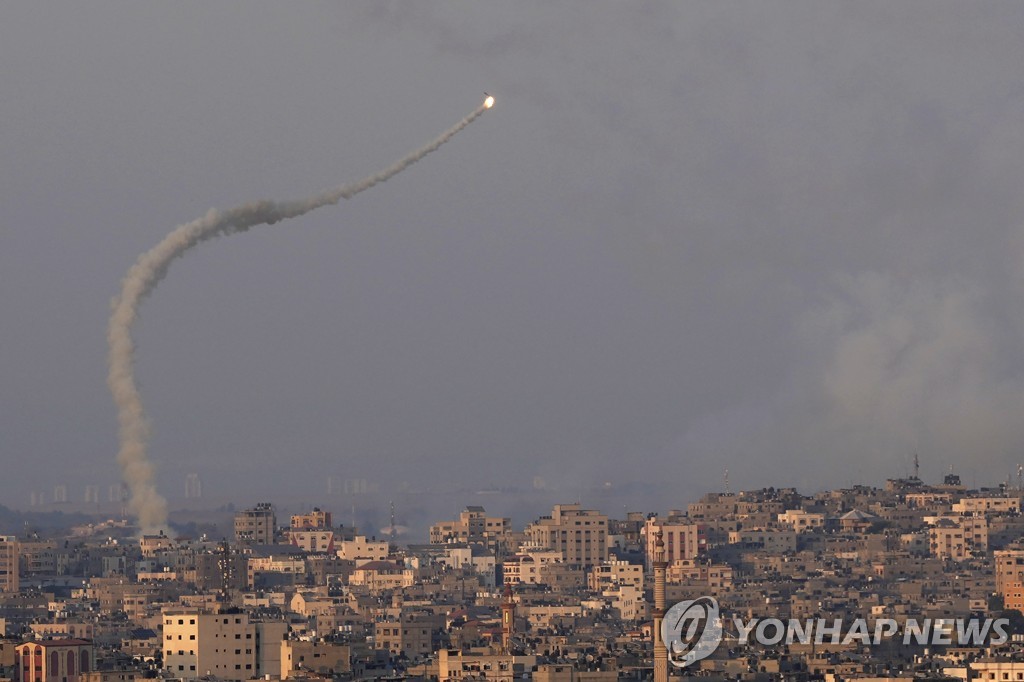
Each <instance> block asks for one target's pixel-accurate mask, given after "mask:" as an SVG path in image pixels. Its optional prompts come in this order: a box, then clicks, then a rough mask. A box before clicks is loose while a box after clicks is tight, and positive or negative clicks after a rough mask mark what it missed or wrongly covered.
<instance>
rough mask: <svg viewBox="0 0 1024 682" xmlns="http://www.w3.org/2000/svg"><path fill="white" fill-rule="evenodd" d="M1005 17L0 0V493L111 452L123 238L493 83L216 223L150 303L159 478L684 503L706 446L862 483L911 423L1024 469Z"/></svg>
mask: <svg viewBox="0 0 1024 682" xmlns="http://www.w3.org/2000/svg"><path fill="white" fill-rule="evenodd" d="M1022 27H1024V7H1022V6H1020V5H1018V4H1010V3H1004V4H980V5H979V4H970V5H968V4H966V3H955V2H927V3H925V2H923V1H921V2H916V1H912V2H903V3H898V4H894V3H888V2H859V3H829V2H780V1H768V2H761V3H757V4H740V3H728V2H726V3H723V2H686V3H678V4H671V5H669V4H665V5H653V6H652V5H646V6H634V5H630V4H624V3H601V2H598V3H586V4H582V3H569V4H562V5H557V6H552V5H549V4H547V3H500V2H478V3H473V4H471V5H455V4H447V3H431V4H428V5H423V4H415V5H413V4H409V5H400V4H379V3H375V4H366V5H351V4H344V5H341V6H337V7H323V6H301V5H300V6H293V5H290V4H289V5H287V6H286V5H283V4H265V5H260V6H258V8H257V7H256V6H254V5H252V4H251V3H233V2H228V3H218V4H216V5H213V6H206V5H201V6H200V5H197V6H191V7H183V6H181V5H178V4H175V5H172V4H169V3H166V4H146V5H134V4H132V5H128V4H120V3H99V4H96V3H91V4H90V5H89V6H88V7H84V6H81V5H79V4H73V3H58V4H57V5H53V4H47V5H46V6H40V5H38V4H36V3H19V4H16V5H12V6H8V7H7V8H6V11H5V17H4V21H3V22H0V60H2V62H3V63H4V64H5V67H4V69H2V70H0V92H3V93H4V104H3V115H2V116H0V145H2V147H0V149H2V155H3V159H4V163H3V164H2V167H0V173H2V175H0V207H2V212H3V213H2V215H3V221H2V225H0V235H2V237H3V242H2V248H0V290H2V291H3V295H2V296H0V319H2V320H4V324H3V330H4V334H3V342H2V343H0V385H2V386H3V387H4V390H3V392H2V394H0V401H2V403H0V433H3V434H4V435H3V439H2V440H0V450H2V457H3V462H4V475H3V476H2V477H0V502H2V503H3V504H5V505H7V506H11V507H28V506H29V504H30V492H31V491H35V490H38V491H43V490H47V491H52V490H53V487H54V486H55V485H57V484H65V485H67V486H68V489H69V491H70V492H69V495H70V496H71V497H74V498H75V499H76V500H80V499H81V497H82V491H83V490H84V489H85V487H86V486H87V485H95V486H100V487H101V488H102V490H103V491H104V494H105V492H106V490H107V487H108V485H109V484H110V483H112V482H115V481H117V480H119V476H120V474H119V472H118V470H117V465H116V462H115V453H116V452H117V449H118V440H117V418H116V412H115V408H114V405H113V403H112V401H111V399H110V396H109V394H108V392H107V387H106V375H107V370H108V364H107V348H106V325H107V321H108V318H109V315H110V301H111V299H112V298H113V297H114V296H115V295H116V294H117V292H118V290H119V287H120V283H121V278H122V276H123V275H124V273H125V272H126V271H127V269H128V268H129V267H130V266H131V264H132V263H133V262H134V260H135V258H136V257H137V256H138V254H140V253H142V252H144V251H146V250H147V249H149V248H150V247H152V246H153V245H154V244H156V243H158V242H159V241H160V240H161V239H162V238H163V237H164V236H165V235H166V234H167V233H168V232H170V230H172V229H173V228H174V227H175V226H177V225H179V224H182V223H187V222H189V221H192V220H195V219H197V218H200V217H201V216H203V215H204V214H206V212H207V210H209V209H210V208H218V209H228V208H231V207H233V206H237V205H240V204H244V203H246V202H250V201H255V200H260V199H285V200H288V199H295V198H300V197H305V196H308V195H310V194H313V193H316V192H318V191H321V190H325V189H328V188H332V187H337V186H340V185H343V184H345V183H351V182H357V181H359V180H360V179H361V178H364V177H366V176H367V175H369V174H371V173H374V172H376V171H378V170H379V169H380V168H383V167H386V166H387V164H389V163H391V162H392V161H394V160H395V159H397V158H401V157H402V156H404V155H405V154H406V153H407V152H409V151H410V150H414V149H417V148H419V147H421V146H422V145H424V144H426V143H428V142H430V140H432V139H434V138H435V137H436V136H437V135H438V134H440V133H441V132H442V131H444V130H446V129H448V128H449V127H450V126H451V125H452V124H453V123H454V122H456V121H458V120H459V119H460V118H461V117H463V116H465V115H466V114H467V113H469V112H471V111H473V110H474V108H475V107H478V106H480V102H481V101H482V100H483V96H484V95H483V93H484V91H485V90H486V91H487V92H489V93H491V94H493V95H494V96H495V97H496V100H497V103H496V105H495V107H494V111H493V112H489V113H488V114H487V116H485V117H482V118H481V119H480V120H479V121H476V122H474V123H473V125H472V126H469V127H467V128H466V129H465V130H464V131H462V132H460V133H459V135H458V137H456V138H454V139H453V140H451V142H450V143H449V144H447V145H445V147H444V148H443V149H440V150H438V152H437V153H436V154H433V155H432V156H430V158H428V159H425V160H424V161H423V162H422V163H419V164H417V165H415V166H413V167H411V168H409V169H408V171H406V172H403V173H402V174H401V175H399V176H397V177H395V178H394V179H393V180H391V181H390V182H389V183H388V184H387V185H384V186H381V187H378V188H375V189H374V190H373V191H372V192H367V193H365V194H364V195H360V196H358V197H353V198H352V199H351V200H350V201H345V202H342V203H341V204H339V205H338V206H333V207H327V208H325V209H322V210H320V211H318V212H316V213H312V214H309V215H305V216H302V217H300V218H297V219H294V220H291V221H289V222H288V223H287V224H283V225H278V226H275V227H272V228H254V229H252V230H250V231H248V232H247V233H246V234H241V235H237V236H233V237H231V238H229V239H222V240H215V241H212V242H210V243H208V244H204V245H203V247H202V248H200V249H198V250H196V251H194V252H191V253H189V254H188V255H187V256H186V257H184V258H182V259H180V260H178V261H176V262H175V263H174V264H173V266H172V268H171V270H170V272H169V273H168V276H167V279H166V281H165V282H163V283H162V284H161V286H160V289H159V291H157V292H156V293H155V294H154V295H153V296H152V298H151V300H147V301H145V303H144V304H143V310H142V317H141V319H140V320H139V323H138V324H137V326H136V331H135V334H136V338H135V340H136V342H137V345H138V347H137V349H136V358H135V360H136V375H137V377H138V380H139V383H140V389H141V393H142V399H143V402H144V404H145V407H146V412H147V414H148V416H149V419H150V422H151V426H152V438H151V441H150V456H151V458H152V460H153V461H154V463H155V466H156V485H157V488H158V489H159V490H160V491H161V492H162V493H163V494H164V495H166V496H167V497H168V498H169V499H170V501H171V504H172V506H174V505H175V504H178V503H180V498H181V497H182V492H183V482H184V481H185V480H186V476H187V475H188V474H193V473H194V474H198V475H199V476H200V477H201V479H202V482H203V487H204V490H203V492H204V497H206V498H207V499H216V500H228V499H232V498H238V499H239V500H241V501H242V502H243V503H245V504H249V503H251V502H252V501H255V500H256V499H259V498H261V497H263V496H268V495H274V496H275V499H295V500H302V501H311V502H318V501H319V500H320V499H321V497H320V496H321V495H326V494H327V493H328V492H329V488H328V479H331V480H332V481H368V482H369V484H370V485H371V487H372V486H378V487H379V489H380V491H381V495H382V496H383V497H384V498H387V497H401V495H406V496H408V499H409V500H410V502H409V503H408V507H407V509H408V510H409V511H407V513H409V514H412V513H413V511H414V510H415V508H416V505H421V504H424V505H425V504H427V502H424V501H423V500H432V502H431V503H430V504H434V505H439V507H440V509H441V510H443V512H444V513H446V514H448V515H449V516H450V515H452V514H453V513H455V512H457V511H458V509H459V508H460V507H461V506H462V505H463V504H465V503H466V502H467V500H466V499H465V497H451V498H448V497H445V496H446V495H448V494H450V493H452V492H454V491H469V492H471V493H473V494H475V493H476V492H479V491H481V490H487V491H490V490H499V489H501V490H505V491H509V490H513V491H526V492H523V493H522V494H519V493H513V494H512V499H510V500H506V501H505V502H504V503H502V504H503V505H504V508H495V506H494V505H490V504H489V506H488V508H489V509H493V510H494V511H495V512H499V513H510V512H508V511H507V510H508V509H509V508H510V507H514V506H515V505H516V504H533V503H534V502H536V504H537V506H540V504H541V502H543V503H544V504H549V503H550V502H551V501H553V500H552V499H549V498H560V499H562V500H563V501H566V495H568V496H569V498H570V499H578V498H583V500H584V501H585V502H589V503H590V504H595V505H596V504H601V503H604V502H605V501H606V500H609V499H614V504H615V505H616V507H618V506H619V505H626V504H630V503H631V502H632V504H631V505H630V506H631V507H636V506H640V505H641V503H642V506H644V507H645V508H647V509H655V508H662V509H667V508H669V507H671V506H673V505H678V504H679V503H680V502H685V501H687V500H690V499H693V498H694V497H695V496H696V495H697V494H699V493H700V492H702V491H706V490H716V489H721V488H722V487H723V485H724V483H723V478H724V472H725V470H726V469H728V470H729V477H730V480H731V485H732V486H733V487H734V488H735V489H737V490H739V489H744V488H752V487H757V488H759V487H762V486H769V485H774V486H795V487H799V488H800V489H802V490H815V489H820V488H825V487H838V486H843V485H847V484H849V483H851V482H867V483H873V484H878V483H880V482H881V481H882V480H884V479H886V478H890V477H899V476H906V475H907V474H908V472H909V470H910V469H911V467H912V461H913V458H914V455H915V453H917V454H919V456H920V461H921V463H922V472H921V473H922V478H928V479H930V480H938V479H940V478H941V477H942V475H943V474H944V473H945V472H947V471H948V470H949V469H950V467H952V468H953V469H954V470H955V471H956V473H957V474H959V475H961V476H962V477H963V479H964V482H965V484H967V485H974V484H975V482H976V481H977V482H978V483H983V484H990V483H993V482H996V481H1001V480H1004V479H1005V478H1007V477H1009V476H1013V475H1015V474H1016V471H1017V467H1018V465H1019V464H1020V463H1021V462H1024V420H1022V419H1021V418H1020V415H1021V414H1022V411H1024V359H1022V358H1024V353H1022V350H1024V341H1022V338H1024V336H1022V332H1024V329H1022V325H1021V320H1022V319H1024V316H1022V314H1021V313H1022V312H1024V305H1022V301H1024V296H1022V294H1024V233H1022V230H1021V216H1022V215H1024V212H1022V208H1024V205H1022V202H1024V199H1022V198H1021V197H1022V194H1021V192H1020V191H1019V189H1018V186H1019V184H1020V181H1019V177H1020V171H1021V170H1022V164H1024V154H1022V153H1021V152H1022V151H1024V149H1022V147H1024V136H1022V135H1021V133H1020V130H1021V125H1020V124H1021V117H1022V115H1024V85H1022V82H1021V79H1020V76H1019V74H1018V73H1017V72H1018V71H1019V64H1021V63H1022V62H1024V44H1022V42H1021V41H1020V40H1019V36H1020V32H1021V28H1022ZM332 485H333V484H332ZM517 495H518V497H517ZM588 496H589V499H588ZM634 501H635V502H634ZM444 505H447V506H444ZM433 509H438V507H437V506H435V507H433V508H432V510H433ZM339 511H340V510H339ZM541 511H543V507H540V508H538V509H530V511H529V513H528V514H527V512H522V513H523V514H525V515H529V516H533V515H535V514H536V513H538V512H541ZM422 516H423V517H424V518H422V519H420V520H419V523H420V525H421V526H425V524H428V523H429V522H430V521H431V519H433V518H436V516H435V515H433V511H432V512H431V513H430V514H426V513H425V514H423V515H422Z"/></svg>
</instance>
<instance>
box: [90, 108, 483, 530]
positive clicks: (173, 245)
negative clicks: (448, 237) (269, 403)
mask: <svg viewBox="0 0 1024 682" xmlns="http://www.w3.org/2000/svg"><path fill="white" fill-rule="evenodd" d="M488 108H490V107H488V106H487V104H486V103H485V104H482V105H481V106H480V107H478V108H477V109H476V110H475V111H473V113H471V114H470V115H469V116H467V117H465V118H464V119H462V120H461V121H459V122H458V123H457V124H455V125H454V126H452V127H451V128H449V129H448V130H446V131H445V132H444V133H442V134H441V135H440V136H438V137H437V138H436V139H435V140H433V141H432V142H431V143H430V144H428V145H427V146H425V147H422V148H421V149H418V150H416V151H415V152H413V153H411V154H409V155H408V156H406V157H404V158H402V159H400V160H399V161H396V162H395V163H394V164H392V165H391V166H388V167H387V168H385V169H384V170H382V171H380V172H378V173H375V174H374V175H371V176H369V177H367V178H365V179H363V180H360V181H359V182H356V183H354V184H349V185H343V186H341V187H338V188H336V189H332V190H328V191H325V192H322V193H320V194H317V195H315V196H312V197H309V198H307V199H302V200H297V201H285V202H276V201H258V202H254V203H250V204H245V205H243V206H238V207H236V208H232V209H228V210H224V211H218V210H216V209H211V210H210V211H209V212H207V214H206V215H205V216H203V217H202V218H199V219H197V220H194V221H192V222H189V223H185V224H183V225H179V226H178V227H176V228H175V229H174V230H172V231H171V232H170V234H168V235H167V236H166V237H164V239H163V240H162V241H161V242H160V243H159V244H157V245H156V246H154V247H153V248H152V249H150V250H149V251H146V252H145V253H143V254H142V255H141V256H139V258H138V259H137V260H136V261H135V264H134V265H132V267H131V268H130V269H129V270H128V273H127V274H126V275H125V277H124V279H123V280H122V282H121V291H120V294H119V295H118V296H117V297H116V298H115V299H114V300H113V302H112V306H113V313H112V314H111V316H110V324H109V326H108V329H107V343H108V345H109V353H110V373H109V375H108V377H107V384H108V386H109V387H110V392H111V393H112V394H113V397H114V403H115V404H116V406H117V418H118V424H119V448H118V452H117V462H118V465H119V466H120V468H121V475H122V477H123V478H124V481H125V483H126V484H127V485H128V490H129V493H130V499H129V503H128V506H129V510H130V511H131V513H132V514H133V515H134V516H135V517H136V518H137V519H138V522H139V526H140V527H141V529H142V531H143V532H153V531H155V530H158V529H162V528H165V527H166V526H167V501H166V500H165V499H164V498H163V496H162V495H160V493H159V492H157V489H156V485H155V482H154V469H153V464H152V462H151V461H150V459H149V455H148V454H147V451H146V446H147V443H148V440H149V426H148V422H147V420H146V416H145V412H144V411H143V408H142V399H141V397H140V395H139V390H138V387H137V386H136V383H135V376H134V360H135V342H134V340H133V339H132V326H133V325H134V324H135V320H136V319H137V317H138V313H139V305H140V304H141V302H142V300H143V299H145V298H146V296H148V295H149V294H151V293H152V292H153V290H154V289H155V288H156V286H157V284H158V283H159V282H160V280H161V279H163V277H164V276H165V275H166V274H167V270H168V268H170V265H171V263H173V262H174V260H175V259H177V258H179V257H181V256H183V255H184V254H185V253H186V252H187V251H188V250H189V249H191V248H193V247H195V246H198V245H199V244H201V243H203V242H204V241H207V240H208V239H213V238H214V237H223V236H227V235H231V234H236V233H238V232H245V231H246V230H248V229H249V228H251V227H254V226H256V225H273V224H274V223H277V222H280V221H282V220H287V219H289V218H297V217H298V216H301V215H304V214H306V213H309V212H310V211H312V210H314V209H317V208H320V207H322V206H328V205H333V204H336V203H338V201H340V200H341V199H348V198H351V197H353V196H355V195H356V194H359V193H360V192H362V191H364V190H367V189H370V188H371V187H373V186H374V185H376V184H378V183H381V182H384V181H386V180H388V179H389V178H391V177H393V176H395V175H397V174H398V173H400V172H402V171H403V170H405V169H406V168H408V167H409V166H411V165H412V164H414V163H416V162H417V161H419V160H420V159H422V158H423V157H425V156H426V155H427V154H430V153H431V152H433V151H434V150H436V149H437V148H438V147H440V146H441V145H443V144H444V143H445V142H447V141H448V140H450V139H451V138H452V137H453V136H454V135H455V134H456V133H458V132H459V131H460V130H462V129H463V128H465V127H466V126H468V125H469V124H470V123H472V122H473V121H474V120H476V119H477V118H478V117H479V116H480V115H481V114H482V113H484V111H486V110H487V109H488Z"/></svg>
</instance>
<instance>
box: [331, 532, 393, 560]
mask: <svg viewBox="0 0 1024 682" xmlns="http://www.w3.org/2000/svg"><path fill="white" fill-rule="evenodd" d="M335 547H336V550H335V553H336V554H337V555H338V558H339V559H346V560H348V561H357V562H364V561H384V560H385V559H387V558H388V553H389V552H390V549H389V548H388V543H387V540H377V539H375V538H374V539H370V540H368V539H366V536H365V535H357V536H355V537H354V538H352V539H351V540H343V541H341V542H336V543H335Z"/></svg>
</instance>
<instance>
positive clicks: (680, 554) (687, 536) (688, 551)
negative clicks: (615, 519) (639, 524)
mask: <svg viewBox="0 0 1024 682" xmlns="http://www.w3.org/2000/svg"><path fill="white" fill-rule="evenodd" d="M658 531H661V533H662V537H663V542H664V544H665V547H664V552H665V562H666V563H668V564H671V563H674V562H676V561H679V560H680V559H693V558H696V557H698V556H701V555H702V554H704V553H705V552H707V549H708V532H707V525H706V524H704V523H696V522H693V521H681V520H674V519H673V517H672V516H669V517H668V518H667V519H662V518H659V517H657V516H652V517H651V518H649V519H647V523H646V525H645V526H644V535H645V537H646V555H647V565H648V566H653V565H654V554H655V543H656V537H657V535H658Z"/></svg>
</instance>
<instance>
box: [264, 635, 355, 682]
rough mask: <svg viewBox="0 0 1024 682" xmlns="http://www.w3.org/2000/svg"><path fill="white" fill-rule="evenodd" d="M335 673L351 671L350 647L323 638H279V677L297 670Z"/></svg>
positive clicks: (294, 672)
mask: <svg viewBox="0 0 1024 682" xmlns="http://www.w3.org/2000/svg"><path fill="white" fill-rule="evenodd" d="M300 671H301V672H306V673H309V672H312V673H316V674H318V675H332V674H334V675H337V674H344V673H348V672H351V671H352V647H350V646H349V645H348V644H339V643H337V642H325V641H323V640H297V639H283V640H281V679H282V680H285V679H288V678H290V677H296V676H297V673H299V672H300Z"/></svg>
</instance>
